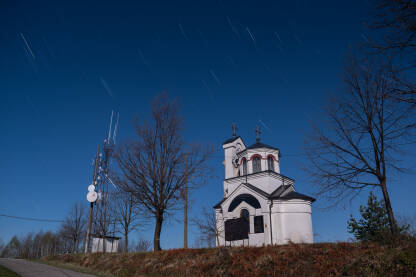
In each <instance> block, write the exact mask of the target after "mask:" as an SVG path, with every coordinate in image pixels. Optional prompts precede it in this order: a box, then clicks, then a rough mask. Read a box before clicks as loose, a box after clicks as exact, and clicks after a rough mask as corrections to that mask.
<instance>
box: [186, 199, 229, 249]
mask: <svg viewBox="0 0 416 277" xmlns="http://www.w3.org/2000/svg"><path fill="white" fill-rule="evenodd" d="M192 222H193V224H195V226H196V227H197V228H198V231H199V233H200V236H199V240H200V242H202V243H205V244H206V245H207V246H208V247H214V246H215V241H216V242H217V245H220V241H219V238H220V236H221V233H222V231H223V229H221V228H220V226H222V224H218V223H219V222H218V221H217V217H216V216H215V212H214V211H211V212H210V211H207V209H206V208H205V207H204V208H203V209H202V216H201V217H200V218H196V219H194V220H192Z"/></svg>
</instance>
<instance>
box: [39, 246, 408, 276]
mask: <svg viewBox="0 0 416 277" xmlns="http://www.w3.org/2000/svg"><path fill="white" fill-rule="evenodd" d="M43 260H44V262H47V263H53V264H55V265H62V264H66V265H73V266H77V267H79V266H81V267H83V268H88V269H89V270H91V271H90V272H94V270H96V271H101V272H106V273H110V274H112V275H113V276H117V277H127V276H239V277H240V276H335V275H344V276H416V244H415V243H403V244H397V245H392V246H380V245H378V244H371V243H370V244H367V243H317V244H310V245H302V244H290V245H282V246H267V247H235V248H212V249H187V250H184V249H174V250H167V251H161V252H158V253H152V252H149V253H129V254H121V253H120V254H98V253H97V254H89V255H84V254H74V255H70V254H68V255H60V256H55V257H47V258H44V259H43ZM100 275H101V274H100ZM101 276H103V275H101Z"/></svg>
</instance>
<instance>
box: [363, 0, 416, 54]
mask: <svg viewBox="0 0 416 277" xmlns="http://www.w3.org/2000/svg"><path fill="white" fill-rule="evenodd" d="M371 27H373V28H374V29H379V30H382V31H384V33H383V35H382V36H381V41H380V43H377V44H376V46H377V47H378V48H380V49H381V50H392V49H396V50H412V51H414V50H416V1H415V0H378V1H377V4H376V18H375V22H374V24H372V26H371Z"/></svg>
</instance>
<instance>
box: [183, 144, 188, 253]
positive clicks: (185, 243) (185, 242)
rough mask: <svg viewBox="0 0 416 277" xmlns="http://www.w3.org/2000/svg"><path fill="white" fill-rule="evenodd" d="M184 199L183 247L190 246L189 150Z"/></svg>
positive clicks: (186, 163)
mask: <svg viewBox="0 0 416 277" xmlns="http://www.w3.org/2000/svg"><path fill="white" fill-rule="evenodd" d="M183 200H184V202H185V205H184V206H185V207H184V216H183V223H184V226H183V248H185V249H186V248H188V151H186V155H185V189H184V195H183Z"/></svg>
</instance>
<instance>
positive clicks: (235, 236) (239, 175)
mask: <svg viewBox="0 0 416 277" xmlns="http://www.w3.org/2000/svg"><path fill="white" fill-rule="evenodd" d="M235 130H236V129H235V125H234V126H233V137H232V138H230V139H228V140H226V141H224V143H223V144H222V146H223V148H224V156H225V160H224V162H223V164H224V167H225V179H224V183H223V186H224V198H223V199H222V200H221V201H220V202H219V203H218V204H216V205H215V206H214V209H215V214H216V222H217V232H218V233H219V235H218V236H217V240H216V244H217V246H243V245H245V246H262V245H269V244H285V243H289V242H293V243H313V232H312V209H311V205H312V203H313V202H314V201H315V199H314V198H312V197H310V196H307V195H304V194H301V193H299V192H297V191H296V190H295V188H294V186H293V183H294V180H293V179H291V178H289V177H286V176H284V175H282V174H280V150H279V149H277V148H275V147H273V146H269V145H266V144H264V143H262V142H260V130H259V128H258V127H257V128H256V133H257V139H256V143H254V144H253V145H250V146H246V145H245V143H244V142H243V139H242V138H241V137H240V136H236V132H235Z"/></svg>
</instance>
